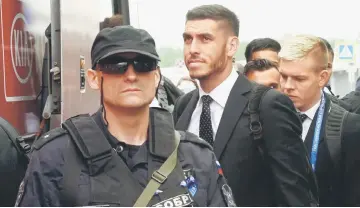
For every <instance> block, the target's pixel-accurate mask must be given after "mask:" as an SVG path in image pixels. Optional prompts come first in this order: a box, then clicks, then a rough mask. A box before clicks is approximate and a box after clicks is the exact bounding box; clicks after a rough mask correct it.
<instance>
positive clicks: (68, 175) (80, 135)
mask: <svg viewBox="0 0 360 208" xmlns="http://www.w3.org/2000/svg"><path fill="white" fill-rule="evenodd" d="M62 127H63V128H64V129H65V130H66V131H67V132H68V134H69V135H70V137H71V141H72V142H73V144H74V145H69V154H67V157H68V158H69V159H68V160H65V161H66V162H65V169H64V187H63V191H62V203H63V204H64V206H74V204H76V195H77V193H76V192H77V186H78V183H77V180H78V178H79V175H80V173H81V167H80V165H79V163H80V164H82V163H83V162H82V161H83V160H85V161H86V163H87V165H88V167H89V175H90V176H92V175H96V174H97V173H98V171H101V168H102V167H103V166H104V165H105V164H106V163H107V162H108V160H110V159H111V151H112V148H111V146H110V144H109V143H108V142H106V141H107V139H106V136H105V135H104V133H103V132H102V131H101V129H100V128H99V126H98V125H97V124H96V123H95V121H94V120H93V118H92V117H91V116H90V115H88V114H86V115H79V116H76V117H73V118H70V119H68V120H66V121H65V122H64V123H63V125H62ZM94 138H96V139H94ZM79 153H80V154H79ZM79 155H81V156H82V158H79Z"/></svg>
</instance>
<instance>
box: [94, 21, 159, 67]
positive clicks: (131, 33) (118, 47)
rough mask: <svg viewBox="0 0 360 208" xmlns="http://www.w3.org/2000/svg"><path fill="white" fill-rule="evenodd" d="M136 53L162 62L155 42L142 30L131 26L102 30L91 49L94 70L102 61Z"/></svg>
mask: <svg viewBox="0 0 360 208" xmlns="http://www.w3.org/2000/svg"><path fill="white" fill-rule="evenodd" d="M126 52H134V53H138V54H142V55H145V56H147V57H150V58H153V59H155V60H157V61H160V58H159V55H158V54H157V52H156V46H155V41H154V39H153V38H152V37H151V35H150V34H149V33H148V32H147V31H145V30H142V29H137V28H134V27H132V26H130V25H122V26H116V27H112V28H105V29H103V30H101V31H100V32H99V33H98V35H97V36H96V38H95V40H94V43H93V45H92V47H91V62H92V69H95V68H96V64H97V63H99V61H100V60H102V59H105V58H108V57H110V56H112V55H115V54H118V53H126Z"/></svg>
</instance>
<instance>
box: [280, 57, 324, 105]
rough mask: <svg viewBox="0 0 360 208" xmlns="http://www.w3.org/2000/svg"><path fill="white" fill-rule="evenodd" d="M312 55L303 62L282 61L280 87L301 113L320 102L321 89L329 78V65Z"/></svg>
mask: <svg viewBox="0 0 360 208" xmlns="http://www.w3.org/2000/svg"><path fill="white" fill-rule="evenodd" d="M316 57H317V56H316V55H315V56H314V55H312V54H311V53H310V54H309V55H308V56H307V57H306V58H305V59H303V60H297V61H287V60H281V61H280V67H279V71H280V74H281V76H280V86H281V89H282V91H283V92H284V93H285V94H287V95H288V96H289V97H290V99H291V100H292V101H293V103H294V105H295V107H296V108H297V109H299V110H300V111H306V110H308V109H310V108H311V107H312V106H313V105H315V104H316V102H318V100H319V99H320V95H321V89H322V88H323V87H324V86H325V84H326V82H327V78H328V75H329V74H328V70H326V65H327V63H325V62H324V61H323V62H324V63H322V64H321V59H320V60H319V59H318V58H316Z"/></svg>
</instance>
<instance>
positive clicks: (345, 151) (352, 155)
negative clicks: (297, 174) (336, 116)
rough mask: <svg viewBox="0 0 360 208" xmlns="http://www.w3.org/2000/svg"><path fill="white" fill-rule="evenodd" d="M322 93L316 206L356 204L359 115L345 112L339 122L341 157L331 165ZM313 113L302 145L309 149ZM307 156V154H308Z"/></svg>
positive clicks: (358, 193) (359, 189)
mask: <svg viewBox="0 0 360 208" xmlns="http://www.w3.org/2000/svg"><path fill="white" fill-rule="evenodd" d="M325 97H326V105H325V113H324V120H323V123H322V129H321V131H320V142H319V147H318V148H319V149H318V157H317V161H316V170H315V174H316V177H317V182H318V186H319V199H320V200H319V202H320V206H330V207H331V206H360V115H357V114H353V113H349V114H348V116H347V117H346V120H345V123H344V126H343V136H342V145H341V146H342V158H339V160H340V161H341V162H340V163H339V164H340V165H339V166H338V167H335V166H334V165H335V164H334V163H333V161H332V159H331V157H330V152H329V149H328V146H327V142H326V139H325V125H326V120H327V119H326V118H327V117H328V115H329V111H330V110H331V109H330V99H329V97H328V95H326V96H325ZM317 114H318V112H317V113H316V114H315V116H314V119H313V121H312V123H311V126H310V128H309V131H308V133H307V135H306V139H305V146H306V148H307V149H308V152H309V154H310V153H311V148H312V143H313V137H314V130H315V123H316V118H317ZM309 158H310V155H309Z"/></svg>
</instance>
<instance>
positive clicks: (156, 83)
mask: <svg viewBox="0 0 360 208" xmlns="http://www.w3.org/2000/svg"><path fill="white" fill-rule="evenodd" d="M154 73H155V90H156V89H157V87H158V86H159V84H160V79H161V75H160V67H159V66H157V67H156V70H155V71H154Z"/></svg>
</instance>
